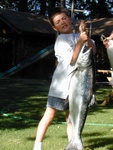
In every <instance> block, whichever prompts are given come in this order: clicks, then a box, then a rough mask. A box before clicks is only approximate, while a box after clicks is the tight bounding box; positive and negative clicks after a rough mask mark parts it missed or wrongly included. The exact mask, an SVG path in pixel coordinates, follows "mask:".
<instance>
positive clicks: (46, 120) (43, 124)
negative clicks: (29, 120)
mask: <svg viewBox="0 0 113 150" xmlns="http://www.w3.org/2000/svg"><path fill="white" fill-rule="evenodd" d="M56 112H57V110H55V109H52V108H49V107H47V108H46V111H45V113H44V116H43V117H42V119H41V121H40V122H39V124H38V128H37V133H36V140H35V145H34V149H33V150H41V147H42V142H43V139H44V136H45V133H46V131H47V129H48V127H49V125H50V124H51V122H52V120H53V118H54V116H55V114H56Z"/></svg>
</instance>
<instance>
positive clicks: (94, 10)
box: [0, 0, 113, 19]
mask: <svg viewBox="0 0 113 150" xmlns="http://www.w3.org/2000/svg"><path fill="white" fill-rule="evenodd" d="M0 6H1V8H9V9H12V10H18V11H23V12H32V13H37V14H42V15H47V12H48V10H49V9H51V8H52V7H55V6H62V7H66V8H68V9H70V10H71V8H72V0H66V1H65V0H54V1H53V0H46V1H42V0H24V1H23V0H1V2H0ZM74 8H75V9H79V10H86V11H85V13H81V12H75V17H76V18H77V19H81V18H82V19H83V18H89V17H90V18H100V17H112V15H113V14H112V12H111V9H112V3H110V2H106V0H98V1H91V0H86V1H85V0H82V1H77V0H74Z"/></svg>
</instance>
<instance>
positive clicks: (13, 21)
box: [0, 9, 55, 34]
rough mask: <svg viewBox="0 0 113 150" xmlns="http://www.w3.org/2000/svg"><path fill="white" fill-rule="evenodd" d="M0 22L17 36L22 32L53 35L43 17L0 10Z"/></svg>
mask: <svg viewBox="0 0 113 150" xmlns="http://www.w3.org/2000/svg"><path fill="white" fill-rule="evenodd" d="M0 20H2V21H3V22H4V23H6V24H7V25H8V26H10V27H11V28H13V30H15V31H16V32H17V33H19V34H21V33H23V32H31V33H43V34H55V32H54V30H53V29H52V27H51V25H50V24H49V22H48V20H47V17H45V16H41V15H36V14H32V13H26V12H16V11H12V10H9V9H0Z"/></svg>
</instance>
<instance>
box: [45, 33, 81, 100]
mask: <svg viewBox="0 0 113 150" xmlns="http://www.w3.org/2000/svg"><path fill="white" fill-rule="evenodd" d="M78 38H79V34H75V33H71V34H60V35H58V37H57V39H56V42H55V47H54V49H55V56H56V57H57V61H58V64H57V67H56V69H55V72H54V74H53V77H52V82H51V85H50V89H49V93H48V96H53V97H58V98H62V99H66V98H67V96H68V89H69V84H70V79H71V72H72V71H73V70H75V69H76V63H75V64H73V65H70V61H71V59H72V55H73V49H74V47H75V44H76V43H77V40H78Z"/></svg>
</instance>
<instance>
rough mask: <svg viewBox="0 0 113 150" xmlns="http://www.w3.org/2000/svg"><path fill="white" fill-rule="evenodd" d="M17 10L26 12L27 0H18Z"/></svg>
mask: <svg viewBox="0 0 113 150" xmlns="http://www.w3.org/2000/svg"><path fill="white" fill-rule="evenodd" d="M18 11H23V12H28V8H27V0H19V4H18Z"/></svg>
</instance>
